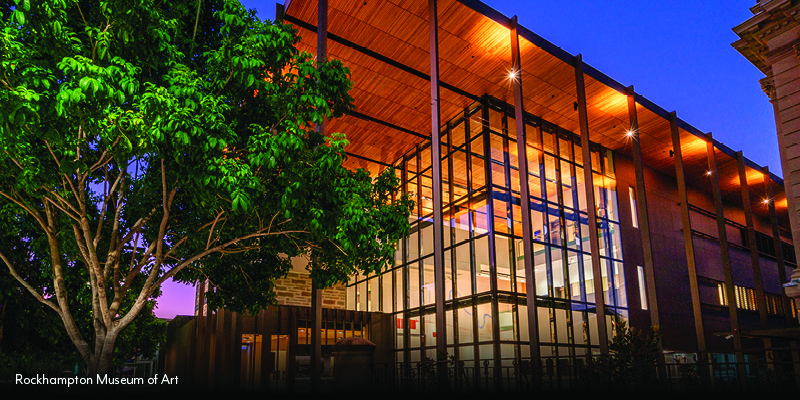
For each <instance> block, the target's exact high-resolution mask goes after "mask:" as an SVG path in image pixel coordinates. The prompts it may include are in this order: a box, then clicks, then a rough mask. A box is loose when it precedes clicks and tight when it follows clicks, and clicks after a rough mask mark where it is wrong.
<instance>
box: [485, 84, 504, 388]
mask: <svg viewBox="0 0 800 400" xmlns="http://www.w3.org/2000/svg"><path fill="white" fill-rule="evenodd" d="M481 125H482V128H483V129H482V130H483V132H482V133H481V134H482V135H483V161H484V167H483V168H484V170H485V171H486V172H485V173H486V187H487V196H486V208H487V211H486V227H487V228H488V230H489V289H490V291H491V295H492V303H491V306H492V308H491V310H492V320H493V321H499V320H500V317H499V315H500V309H499V306H498V301H500V300H499V297H498V294H497V254H495V253H496V251H495V249H496V248H497V247H496V246H495V235H494V234H495V228H494V196H493V194H492V192H493V190H494V189H493V188H492V142H491V139H490V137H489V135H490V134H491V133H490V132H489V129H490V128H489V96H488V95H484V96H483V97H482V98H481ZM492 337H494V341H493V343H492V346H493V349H492V350H493V351H492V353H493V361H494V367H495V368H494V374H495V375H494V381H495V384H496V385H498V384H500V383H501V382H502V381H501V379H500V324H499V323H493V324H492ZM499 388H500V387H499V386H496V387H495V389H499Z"/></svg>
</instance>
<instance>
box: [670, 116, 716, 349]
mask: <svg viewBox="0 0 800 400" xmlns="http://www.w3.org/2000/svg"><path fill="white" fill-rule="evenodd" d="M669 126H670V130H671V131H672V151H673V153H674V155H675V178H676V179H677V181H678V201H680V205H681V222H682V224H683V243H684V247H685V249H686V264H687V268H688V270H689V288H690V290H691V295H692V313H693V315H694V330H695V335H696V336H697V350H698V351H700V352H701V353H702V352H705V351H706V349H707V347H706V335H705V329H704V328H703V310H702V308H701V307H700V289H699V287H698V284H697V265H696V264H695V257H694V242H693V241H692V222H691V219H690V218H689V198H688V197H687V195H686V176H685V175H684V174H683V152H682V151H681V135H680V131H678V114H677V113H675V111H673V112H671V113H670V114H669Z"/></svg>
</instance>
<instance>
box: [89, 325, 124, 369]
mask: <svg viewBox="0 0 800 400" xmlns="http://www.w3.org/2000/svg"><path fill="white" fill-rule="evenodd" d="M96 340H98V341H100V342H101V346H100V350H99V351H98V352H97V353H96V354H93V355H92V357H91V359H90V361H89V363H88V365H87V367H88V371H87V375H88V376H89V377H91V378H94V377H95V376H97V375H100V376H103V375H110V374H111V373H113V372H114V371H112V367H113V366H114V344H115V342H116V341H117V334H116V333H113V334H107V335H106V336H105V337H101V338H97V339H96Z"/></svg>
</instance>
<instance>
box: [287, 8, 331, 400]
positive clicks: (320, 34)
mask: <svg viewBox="0 0 800 400" xmlns="http://www.w3.org/2000/svg"><path fill="white" fill-rule="evenodd" d="M317 21H318V22H317V65H319V64H321V63H324V62H326V61H327V60H328V0H319V2H318V7H317ZM325 122H326V121H325V117H324V116H323V117H322V120H321V121H320V122H319V123H318V124H317V132H319V133H320V134H322V135H323V136H324V135H325ZM311 318H312V319H313V323H312V324H313V325H312V330H311V364H310V367H311V391H312V392H318V391H319V384H320V379H321V378H322V338H321V337H320V335H321V334H322V289H320V288H319V287H317V283H316V282H314V281H312V282H311ZM295 333H296V332H295Z"/></svg>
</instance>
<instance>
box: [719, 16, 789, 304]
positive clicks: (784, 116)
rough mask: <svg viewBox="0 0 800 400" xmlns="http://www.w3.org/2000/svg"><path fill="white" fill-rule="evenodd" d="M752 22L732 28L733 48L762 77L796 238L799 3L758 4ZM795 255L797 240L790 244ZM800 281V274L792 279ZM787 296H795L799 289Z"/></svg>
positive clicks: (748, 21)
mask: <svg viewBox="0 0 800 400" xmlns="http://www.w3.org/2000/svg"><path fill="white" fill-rule="evenodd" d="M750 11H751V12H752V13H753V17H751V18H750V19H748V20H747V21H745V22H743V23H741V24H740V25H739V26H737V27H735V28H733V31H734V32H736V34H737V35H739V37H740V39H739V40H737V41H736V42H734V43H733V47H734V48H735V49H736V50H737V51H739V52H740V53H742V55H743V56H745V57H746V58H747V60H748V61H750V62H751V63H753V65H755V66H756V67H757V68H758V69H759V70H760V71H761V72H763V73H764V75H765V77H764V78H763V79H761V80H760V81H759V83H761V88H762V89H763V90H764V93H766V95H767V97H769V102H770V103H772V109H773V111H774V113H775V125H776V128H777V133H778V146H780V155H781V166H782V167H783V176H784V179H785V180H786V181H785V182H786V187H787V193H789V195H788V196H787V198H786V200H787V206H788V209H789V210H790V212H789V220H790V221H791V226H792V229H791V230H792V235H794V236H795V237H797V235H798V234H800V118H798V117H800V19H798V16H800V2H797V1H791V0H771V1H767V0H759V1H757V2H756V5H754V6H753V7H751V8H750ZM794 246H795V252H797V251H798V249H800V247H798V246H800V241H798V242H795V244H794ZM792 278H793V280H794V279H798V280H800V274H796V275H794V276H792ZM793 283H794V284H795V285H794V286H789V287H787V289H786V290H787V294H789V295H790V296H792V297H794V298H795V299H796V298H798V297H800V286H797V285H796V284H797V283H798V282H793Z"/></svg>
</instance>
